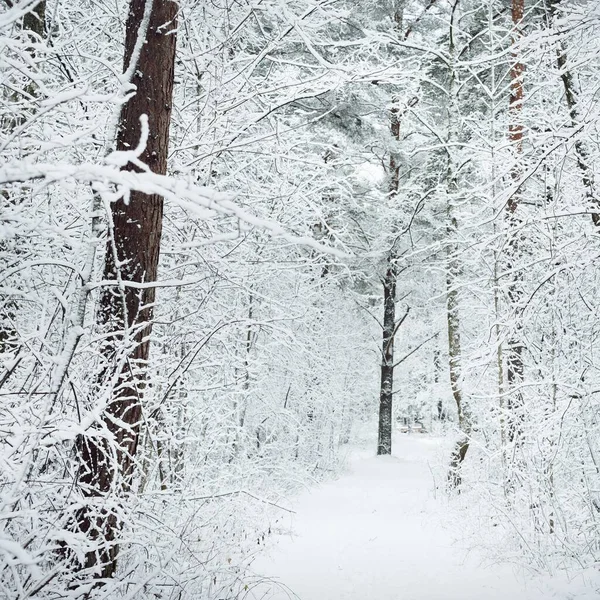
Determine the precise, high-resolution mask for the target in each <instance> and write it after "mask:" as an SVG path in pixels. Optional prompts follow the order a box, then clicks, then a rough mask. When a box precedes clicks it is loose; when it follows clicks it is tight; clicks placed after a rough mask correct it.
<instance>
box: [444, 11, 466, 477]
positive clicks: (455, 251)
mask: <svg viewBox="0 0 600 600" xmlns="http://www.w3.org/2000/svg"><path fill="white" fill-rule="evenodd" d="M458 5H459V2H458V0H456V2H455V3H454V5H453V8H452V16H451V21H450V47H449V51H450V56H451V63H450V86H449V98H450V100H449V101H450V104H449V108H448V150H447V152H448V169H447V173H446V238H447V239H446V326H447V332H448V369H449V372H450V389H451V390H452V396H453V398H454V402H455V403H456V411H457V413H458V427H459V429H460V438H459V440H458V441H457V442H456V444H455V447H454V450H453V451H452V455H451V457H450V465H449V469H448V482H449V484H450V486H451V487H458V486H459V485H460V483H461V475H460V467H461V463H462V462H463V461H464V459H465V457H466V455H467V451H468V449H469V439H470V434H471V417H470V413H469V410H468V407H467V406H466V402H465V398H464V397H463V393H462V387H461V384H462V382H461V363H462V348H461V340H460V298H459V291H458V278H459V275H460V270H461V266H460V260H459V245H458V220H457V218H456V215H455V211H454V202H455V201H456V197H457V195H458V191H459V189H458V179H457V178H458V170H459V168H458V165H457V161H456V156H455V152H454V151H453V149H452V147H453V145H454V144H456V143H458V141H459V138H460V130H459V123H460V118H459V110H458V89H457V85H456V77H457V73H456V67H455V64H456V46H455V42H454V34H455V24H454V23H455V18H456V11H457V10H458Z"/></svg>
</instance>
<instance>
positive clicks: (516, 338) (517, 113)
mask: <svg viewBox="0 0 600 600" xmlns="http://www.w3.org/2000/svg"><path fill="white" fill-rule="evenodd" d="M524 14H525V0H512V4H511V15H512V22H513V40H512V43H513V46H514V45H516V44H518V43H519V41H520V40H521V38H522V30H521V27H522V22H523V16H524ZM518 53H519V50H518V49H517V50H514V51H513V53H512V61H513V63H512V67H511V70H510V78H511V84H510V99H509V114H510V124H509V128H508V138H509V141H510V143H511V145H512V148H513V152H514V159H515V162H514V164H513V167H512V169H511V178H512V179H513V182H514V183H515V184H516V185H517V186H520V180H521V178H522V175H523V168H522V165H521V157H522V154H523V125H522V122H521V121H522V115H521V113H522V109H523V99H524V85H523V76H524V73H525V66H524V65H523V63H521V62H520V60H519V55H518ZM520 202H521V190H520V189H519V187H517V189H516V190H515V192H514V193H513V194H512V195H511V197H510V198H509V201H508V203H507V207H506V208H507V214H506V216H507V223H508V236H509V242H508V244H507V249H506V267H507V270H508V271H509V272H510V271H513V273H512V274H511V282H510V285H509V288H508V297H509V301H510V307H511V309H512V315H513V325H512V329H511V335H510V338H509V341H508V348H507V350H506V353H505V355H506V382H507V386H508V390H507V391H508V395H507V403H506V407H507V412H508V415H507V436H508V440H509V441H510V442H515V443H517V444H518V443H520V442H521V441H522V434H523V419H524V414H523V411H524V406H523V394H522V392H521V389H520V388H521V384H522V383H523V374H524V371H523V349H524V343H523V323H522V309H521V300H522V297H523V285H522V275H521V274H520V273H519V271H518V269H517V267H516V263H517V257H518V253H519V250H520V248H519V243H518V236H519V227H520V218H519V215H518V208H519V205H520Z"/></svg>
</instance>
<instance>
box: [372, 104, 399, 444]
mask: <svg viewBox="0 0 600 600" xmlns="http://www.w3.org/2000/svg"><path fill="white" fill-rule="evenodd" d="M390 117H391V118H390V129H391V133H392V136H393V138H394V140H395V141H398V140H399V139H400V111H399V108H398V107H397V106H394V107H393V108H392V110H391V113H390ZM389 169H390V171H389V172H390V195H392V196H396V195H397V194H398V188H399V185H400V181H399V176H400V167H399V165H398V164H397V160H396V157H395V155H394V153H393V152H392V154H391V156H390V166H389ZM394 245H395V242H394ZM397 279H398V272H397V265H396V250H395V247H394V246H392V248H391V249H390V252H389V254H388V265H387V270H386V272H385V277H384V280H383V342H382V348H381V385H380V391H379V430H378V431H379V434H378V441H377V454H378V455H382V454H391V453H392V413H393V391H394V336H395V335H396V283H397Z"/></svg>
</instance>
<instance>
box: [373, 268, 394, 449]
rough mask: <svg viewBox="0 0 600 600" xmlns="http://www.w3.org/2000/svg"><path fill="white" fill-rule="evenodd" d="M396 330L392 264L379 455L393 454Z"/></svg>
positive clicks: (385, 321) (386, 301)
mask: <svg viewBox="0 0 600 600" xmlns="http://www.w3.org/2000/svg"><path fill="white" fill-rule="evenodd" d="M395 328H396V270H395V266H394V265H393V264H392V263H391V261H390V264H389V266H388V269H387V271H386V274H385V279H384V282H383V344H382V349H381V387H380V394H379V437H378V442H377V454H378V455H381V454H391V453H392V393H393V389H394V335H395Z"/></svg>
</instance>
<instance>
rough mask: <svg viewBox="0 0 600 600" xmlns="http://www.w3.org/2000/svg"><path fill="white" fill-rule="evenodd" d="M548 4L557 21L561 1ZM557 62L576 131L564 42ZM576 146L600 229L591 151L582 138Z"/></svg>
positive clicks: (576, 93) (574, 92)
mask: <svg viewBox="0 0 600 600" xmlns="http://www.w3.org/2000/svg"><path fill="white" fill-rule="evenodd" d="M548 4H549V7H550V14H551V17H552V19H553V20H555V19H556V18H557V16H558V10H559V5H560V0H548ZM556 62H557V65H558V68H559V71H560V78H561V81H562V84H563V89H564V91H565V101H566V103H567V108H568V109H569V117H570V118H571V126H572V127H573V129H576V128H577V127H579V125H580V124H581V122H582V118H581V115H580V114H579V108H578V105H577V102H578V96H579V90H578V89H577V85H576V83H575V79H574V78H573V75H572V74H571V71H570V70H569V67H568V61H567V48H566V45H565V43H564V42H563V41H562V40H561V41H559V43H558V48H557V51H556ZM574 145H575V158H576V161H577V167H578V168H579V172H580V173H581V182H582V184H583V189H584V190H585V195H586V199H587V201H588V205H589V206H588V208H592V209H594V212H592V222H593V224H594V225H595V226H596V227H600V213H598V212H596V211H595V209H597V208H598V206H599V205H600V199H599V198H598V194H597V193H596V184H595V180H594V171H593V170H592V168H591V167H590V151H589V149H588V147H587V144H586V142H585V140H583V139H581V138H580V137H578V138H576V139H575V144H574Z"/></svg>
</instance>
